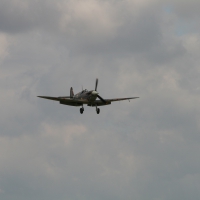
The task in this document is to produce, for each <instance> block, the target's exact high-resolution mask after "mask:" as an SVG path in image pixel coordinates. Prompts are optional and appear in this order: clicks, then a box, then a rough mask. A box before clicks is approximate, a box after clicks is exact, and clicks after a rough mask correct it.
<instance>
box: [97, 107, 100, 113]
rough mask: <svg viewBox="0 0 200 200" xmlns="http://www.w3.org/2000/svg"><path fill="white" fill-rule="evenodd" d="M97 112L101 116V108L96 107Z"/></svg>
mask: <svg viewBox="0 0 200 200" xmlns="http://www.w3.org/2000/svg"><path fill="white" fill-rule="evenodd" d="M96 112H97V114H99V113H100V109H99V108H97V106H96Z"/></svg>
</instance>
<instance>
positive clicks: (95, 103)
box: [88, 97, 139, 106]
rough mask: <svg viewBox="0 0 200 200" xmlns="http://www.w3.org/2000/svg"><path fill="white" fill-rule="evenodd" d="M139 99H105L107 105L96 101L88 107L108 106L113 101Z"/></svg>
mask: <svg viewBox="0 0 200 200" xmlns="http://www.w3.org/2000/svg"><path fill="white" fill-rule="evenodd" d="M137 98H139V97H127V98H115V99H104V100H105V103H104V102H103V101H102V100H96V101H94V102H91V103H88V106H96V105H97V106H106V105H109V104H111V102H112V101H124V100H130V99H137Z"/></svg>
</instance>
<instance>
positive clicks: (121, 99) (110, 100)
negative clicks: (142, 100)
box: [105, 97, 139, 102]
mask: <svg viewBox="0 0 200 200" xmlns="http://www.w3.org/2000/svg"><path fill="white" fill-rule="evenodd" d="M137 98H139V97H127V98H115V99H105V101H109V102H112V101H124V100H130V99H137Z"/></svg>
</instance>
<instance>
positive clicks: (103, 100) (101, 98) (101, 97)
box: [97, 95, 106, 103]
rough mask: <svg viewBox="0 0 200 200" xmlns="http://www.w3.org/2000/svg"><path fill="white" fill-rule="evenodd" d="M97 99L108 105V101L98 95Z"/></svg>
mask: <svg viewBox="0 0 200 200" xmlns="http://www.w3.org/2000/svg"><path fill="white" fill-rule="evenodd" d="M97 97H98V98H99V99H100V100H101V101H102V102H103V103H106V101H105V100H104V99H103V98H102V97H101V96H99V95H97Z"/></svg>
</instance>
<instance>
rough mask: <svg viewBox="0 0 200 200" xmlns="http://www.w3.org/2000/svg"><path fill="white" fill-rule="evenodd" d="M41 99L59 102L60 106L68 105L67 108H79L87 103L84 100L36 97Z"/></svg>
mask: <svg viewBox="0 0 200 200" xmlns="http://www.w3.org/2000/svg"><path fill="white" fill-rule="evenodd" d="M38 97H40V98H43V99H48V100H53V101H59V102H60V104H64V105H68V106H81V105H83V104H87V103H88V101H86V100H84V99H72V98H70V97H48V96H38Z"/></svg>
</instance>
